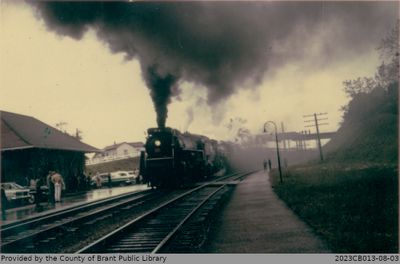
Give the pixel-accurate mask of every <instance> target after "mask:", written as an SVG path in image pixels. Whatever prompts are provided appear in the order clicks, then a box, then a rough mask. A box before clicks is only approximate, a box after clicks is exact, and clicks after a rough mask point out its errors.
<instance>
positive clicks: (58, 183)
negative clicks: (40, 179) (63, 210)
mask: <svg viewBox="0 0 400 264" xmlns="http://www.w3.org/2000/svg"><path fill="white" fill-rule="evenodd" d="M51 181H52V182H53V183H54V200H55V202H56V203H57V202H61V190H65V183H64V179H63V177H62V176H61V174H59V173H57V172H55V171H54V172H53V175H52V176H51Z"/></svg>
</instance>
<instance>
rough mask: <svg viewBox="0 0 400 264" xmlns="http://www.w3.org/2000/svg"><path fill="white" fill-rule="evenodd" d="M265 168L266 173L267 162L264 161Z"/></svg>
mask: <svg viewBox="0 0 400 264" xmlns="http://www.w3.org/2000/svg"><path fill="white" fill-rule="evenodd" d="M263 166H264V171H266V170H267V161H266V160H264V161H263Z"/></svg>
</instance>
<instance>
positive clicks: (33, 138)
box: [0, 111, 99, 152]
mask: <svg viewBox="0 0 400 264" xmlns="http://www.w3.org/2000/svg"><path fill="white" fill-rule="evenodd" d="M0 117H1V126H0V130H1V141H0V149H1V151H7V150H17V149H27V148H45V149H58V150H70V151H79V152H98V151H99V150H98V149H97V148H95V147H92V146H90V145H88V144H85V143H83V142H81V141H79V140H78V139H77V138H75V137H72V136H70V135H68V134H67V133H63V132H61V131H59V130H58V129H55V128H53V127H51V126H49V125H47V124H45V123H43V122H42V121H40V120H38V119H36V118H34V117H31V116H26V115H21V114H15V113H11V112H6V111H0Z"/></svg>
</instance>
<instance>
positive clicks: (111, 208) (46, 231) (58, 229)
mask: <svg viewBox="0 0 400 264" xmlns="http://www.w3.org/2000/svg"><path fill="white" fill-rule="evenodd" d="M160 195H162V194H161V193H160V192H154V191H151V190H146V191H143V192H135V193H130V194H123V195H119V196H117V197H112V198H108V199H104V200H100V201H96V202H91V203H86V204H83V205H79V206H75V207H71V208H67V209H65V210H60V211H56V212H52V213H49V214H45V215H42V216H38V217H35V218H30V219H26V220H22V221H17V222H13V223H10V224H7V225H3V226H2V227H1V231H0V234H1V252H2V253H31V252H40V249H41V248H46V247H47V246H48V245H50V244H51V243H52V242H55V241H56V240H57V239H59V238H60V237H61V238H62V236H64V235H65V234H67V233H73V232H76V231H77V230H78V229H80V228H82V227H85V226H86V227H87V226H88V225H91V224H93V223H95V222H97V221H100V220H104V219H105V218H109V217H112V216H113V215H115V214H118V213H120V212H121V211H127V210H132V209H133V208H135V207H138V206H139V205H142V204H144V203H145V202H146V201H148V200H150V199H155V198H157V197H159V196H160Z"/></svg>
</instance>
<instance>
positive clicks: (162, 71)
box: [29, 1, 398, 126]
mask: <svg viewBox="0 0 400 264" xmlns="http://www.w3.org/2000/svg"><path fill="white" fill-rule="evenodd" d="M29 3H30V4H31V5H32V6H33V7H34V8H35V10H36V11H37V14H38V16H39V17H41V18H43V20H44V21H45V23H46V25H47V27H48V29H50V30H52V31H55V32H57V34H60V35H64V36H69V37H72V38H74V39H77V40H79V39H81V38H82V36H83V35H84V34H85V32H86V31H87V30H88V29H93V30H95V31H96V34H97V36H98V38H99V39H100V40H101V41H103V42H104V43H106V44H107V45H108V47H109V49H110V50H111V52H114V53H119V52H122V53H124V54H125V56H126V59H127V60H130V59H134V58H135V59H138V60H139V61H140V64H141V69H142V76H143V78H144V79H145V81H146V84H147V86H148V88H149V89H150V94H151V97H152V99H153V103H154V105H155V109H156V112H157V123H158V125H159V126H163V125H165V122H166V118H167V114H168V104H169V103H170V102H171V97H173V96H177V95H179V89H177V87H178V86H179V83H180V82H183V81H186V82H192V83H194V84H198V85H201V86H203V87H206V88H207V91H208V95H207V103H208V104H209V105H210V106H213V107H215V109H219V111H215V112H214V115H215V119H219V118H220V117H221V116H222V115H223V111H224V109H225V108H224V107H222V106H221V105H223V101H224V100H225V99H227V98H229V97H230V96H231V95H232V94H234V93H235V92H236V91H237V89H240V88H241V87H243V86H246V87H249V86H250V87H256V86H257V85H258V84H259V83H260V82H261V81H262V80H265V74H267V75H268V74H273V73H274V72H275V71H276V70H277V69H279V68H280V67H282V66H283V65H285V64H287V63H290V62H291V61H295V60H304V59H305V58H307V57H309V56H312V57H313V60H312V62H313V65H309V67H310V68H311V69H310V70H312V68H313V67H315V68H321V67H324V66H326V65H329V64H331V63H334V62H337V61H340V60H348V59H351V57H352V56H357V54H361V53H362V52H364V51H365V50H366V49H370V48H371V45H375V43H377V41H378V40H379V39H380V38H381V37H382V36H383V34H384V32H385V31H386V30H387V29H388V28H390V27H391V25H393V24H394V22H395V19H396V18H397V13H396V11H397V10H398V3H397V2H385V3H382V2H351V3H348V2H329V3H327V2H325V1H323V2H301V3H300V2H136V3H129V2H42V1H37V2H36V1H35V2H33V1H32V2H29ZM267 80H268V79H267Z"/></svg>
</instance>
